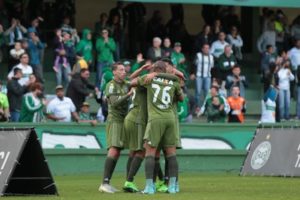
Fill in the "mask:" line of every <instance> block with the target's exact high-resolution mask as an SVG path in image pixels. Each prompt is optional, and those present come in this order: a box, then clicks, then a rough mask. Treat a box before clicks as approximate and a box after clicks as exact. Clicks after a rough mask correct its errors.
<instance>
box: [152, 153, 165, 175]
mask: <svg viewBox="0 0 300 200" xmlns="http://www.w3.org/2000/svg"><path fill="white" fill-rule="evenodd" d="M156 176H157V177H158V178H159V180H164V174H163V171H162V169H161V167H160V162H159V158H155V168H154V177H153V180H154V181H155V180H156Z"/></svg>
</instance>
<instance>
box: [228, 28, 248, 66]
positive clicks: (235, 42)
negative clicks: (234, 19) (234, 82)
mask: <svg viewBox="0 0 300 200" xmlns="http://www.w3.org/2000/svg"><path fill="white" fill-rule="evenodd" d="M227 39H228V42H229V44H231V46H232V50H233V54H234V56H235V57H236V59H237V60H239V61H240V60H242V59H243V54H242V47H243V45H244V43H243V39H242V38H241V36H240V34H239V32H238V29H237V27H235V26H233V27H232V28H231V33H230V34H228V35H227Z"/></svg>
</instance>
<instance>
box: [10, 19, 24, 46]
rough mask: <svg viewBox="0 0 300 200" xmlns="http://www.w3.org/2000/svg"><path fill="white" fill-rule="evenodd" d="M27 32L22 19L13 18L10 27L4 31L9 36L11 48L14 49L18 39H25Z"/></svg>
mask: <svg viewBox="0 0 300 200" xmlns="http://www.w3.org/2000/svg"><path fill="white" fill-rule="evenodd" d="M26 33H27V29H26V28H25V27H24V26H23V25H22V24H21V22H20V20H18V19H15V18H12V20H11V26H10V28H8V29H7V30H6V31H5V32H4V35H5V36H8V45H9V48H10V49H12V48H13V47H14V45H15V42H16V41H20V40H23V39H24V38H25V34H26Z"/></svg>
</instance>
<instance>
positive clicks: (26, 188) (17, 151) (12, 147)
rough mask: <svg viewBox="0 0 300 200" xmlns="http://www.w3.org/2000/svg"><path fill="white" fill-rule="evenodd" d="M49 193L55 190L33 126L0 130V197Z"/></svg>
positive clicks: (55, 192)
mask: <svg viewBox="0 0 300 200" xmlns="http://www.w3.org/2000/svg"><path fill="white" fill-rule="evenodd" d="M48 194H49V195H50V194H57V189H56V186H55V183H54V181H53V178H52V175H51V173H50V170H49V167H48V164H47V161H46V159H45V157H44V154H43V151H42V148H41V145H40V142H39V140H38V137H37V135H36V133H35V131H34V129H31V128H29V129H0V196H4V195H48Z"/></svg>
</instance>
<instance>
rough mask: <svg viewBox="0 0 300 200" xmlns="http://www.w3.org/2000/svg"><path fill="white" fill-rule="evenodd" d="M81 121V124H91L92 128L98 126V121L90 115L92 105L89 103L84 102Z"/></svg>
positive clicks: (80, 112)
mask: <svg viewBox="0 0 300 200" xmlns="http://www.w3.org/2000/svg"><path fill="white" fill-rule="evenodd" d="M79 119H80V120H79V122H87V123H91V125H92V126H95V125H96V124H97V120H95V119H94V118H93V117H92V116H91V114H90V104H89V103H88V102H83V104H82V106H81V108H80V111H79Z"/></svg>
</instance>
